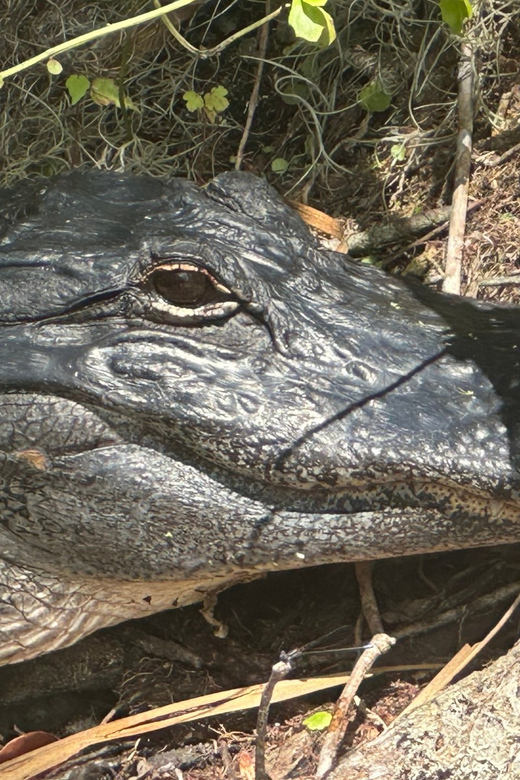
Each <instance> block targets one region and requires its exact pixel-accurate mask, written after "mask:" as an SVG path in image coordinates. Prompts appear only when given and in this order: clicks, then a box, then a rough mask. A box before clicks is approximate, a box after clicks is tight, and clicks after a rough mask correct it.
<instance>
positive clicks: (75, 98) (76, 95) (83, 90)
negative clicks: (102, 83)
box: [65, 73, 90, 106]
mask: <svg viewBox="0 0 520 780" xmlns="http://www.w3.org/2000/svg"><path fill="white" fill-rule="evenodd" d="M65 86H66V87H67V91H68V93H69V97H70V102H71V104H72V105H73V106H75V105H76V103H79V101H80V100H81V98H83V97H85V95H86V94H87V91H88V89H89V87H90V81H89V80H88V78H87V77H86V76H80V75H77V74H75V73H74V74H72V76H69V77H68V79H67V81H66V82H65Z"/></svg>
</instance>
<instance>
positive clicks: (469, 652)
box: [399, 594, 520, 717]
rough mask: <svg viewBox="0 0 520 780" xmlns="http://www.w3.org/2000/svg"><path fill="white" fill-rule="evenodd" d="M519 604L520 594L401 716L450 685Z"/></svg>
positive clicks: (455, 657)
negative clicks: (487, 630) (487, 629)
mask: <svg viewBox="0 0 520 780" xmlns="http://www.w3.org/2000/svg"><path fill="white" fill-rule="evenodd" d="M519 604H520V594H519V595H518V596H517V597H516V599H515V600H514V602H513V603H512V604H511V606H510V607H509V609H507V610H506V612H504V614H503V615H502V617H501V618H500V620H499V621H498V622H497V623H496V624H495V625H494V626H493V628H492V629H491V631H489V632H488V633H487V634H486V636H485V637H484V639H482V640H481V641H480V642H477V643H476V644H474V645H473V646H469V645H465V646H464V647H463V648H461V650H459V652H458V653H457V654H456V655H455V656H454V657H453V658H452V659H451V661H449V662H448V663H447V664H446V666H445V667H444V668H443V669H441V671H440V672H439V673H438V674H436V675H435V677H434V678H433V680H431V681H430V682H429V683H428V685H427V686H426V688H423V690H422V691H421V692H420V693H419V694H418V695H417V696H416V697H415V699H414V700H413V701H412V702H410V704H409V705H408V707H406V708H405V709H404V710H403V711H402V712H401V713H400V714H399V717H402V716H403V715H404V714H405V713H407V714H408V713H409V712H411V711H412V710H414V709H416V707H419V706H420V705H421V704H425V703H426V702H428V701H430V700H431V699H433V697H434V696H436V695H437V693H439V691H441V690H442V689H443V688H445V687H446V685H449V683H450V682H451V681H452V680H453V678H454V677H456V675H457V674H460V672H461V671H462V670H463V669H464V668H465V667H466V666H467V665H468V664H469V662H470V661H472V660H473V659H474V658H475V656H476V655H477V654H478V653H480V651H481V650H482V649H483V648H484V647H485V646H486V645H487V644H488V643H489V642H490V641H491V640H492V639H493V637H494V636H495V635H496V634H497V633H498V632H499V631H500V629H501V628H502V627H503V625H504V624H505V623H506V622H507V621H508V620H509V618H510V617H511V615H512V614H513V612H514V611H515V609H516V608H517V607H518V605H519Z"/></svg>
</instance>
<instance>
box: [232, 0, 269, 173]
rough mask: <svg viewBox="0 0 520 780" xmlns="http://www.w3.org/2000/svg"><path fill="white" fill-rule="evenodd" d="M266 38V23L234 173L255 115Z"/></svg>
mask: <svg viewBox="0 0 520 780" xmlns="http://www.w3.org/2000/svg"><path fill="white" fill-rule="evenodd" d="M267 12H268V13H269V8H267ZM268 38H269V23H268V22H267V23H266V24H264V26H263V27H261V28H260V34H259V38H258V57H259V60H258V66H257V69H256V76H255V83H254V84H253V89H252V90H251V97H250V98H249V106H248V109H247V118H246V123H245V126H244V132H243V133H242V138H241V139H240V144H239V146H238V151H237V156H236V160H235V170H236V171H239V170H240V166H241V165H242V160H243V158H244V149H245V148H246V144H247V139H248V138H249V131H250V130H251V125H252V124H253V118H254V115H255V111H256V107H257V105H258V94H259V92H260V83H261V81H262V73H263V72H264V60H265V55H266V52H267V40H268Z"/></svg>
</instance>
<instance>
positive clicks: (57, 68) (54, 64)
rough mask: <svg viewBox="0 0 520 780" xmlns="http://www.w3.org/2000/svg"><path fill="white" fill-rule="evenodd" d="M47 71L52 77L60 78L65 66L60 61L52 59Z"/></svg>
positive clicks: (49, 61)
mask: <svg viewBox="0 0 520 780" xmlns="http://www.w3.org/2000/svg"><path fill="white" fill-rule="evenodd" d="M47 70H48V71H49V73H50V74H51V75H52V76H59V75H60V73H61V72H62V70H63V65H62V64H61V62H58V60H55V59H52V58H51V59H50V60H47Z"/></svg>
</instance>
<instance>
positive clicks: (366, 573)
mask: <svg viewBox="0 0 520 780" xmlns="http://www.w3.org/2000/svg"><path fill="white" fill-rule="evenodd" d="M372 567H373V564H372V561H358V562H357V563H356V564H355V570H356V579H357V581H358V585H359V595H360V598H361V608H362V609H363V615H364V618H365V620H366V621H367V624H368V628H369V629H370V633H371V634H372V636H374V634H382V633H383V632H384V630H385V629H384V626H383V621H382V620H381V615H380V614H379V607H378V605H377V599H376V595H375V593H374V586H373V584H372Z"/></svg>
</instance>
